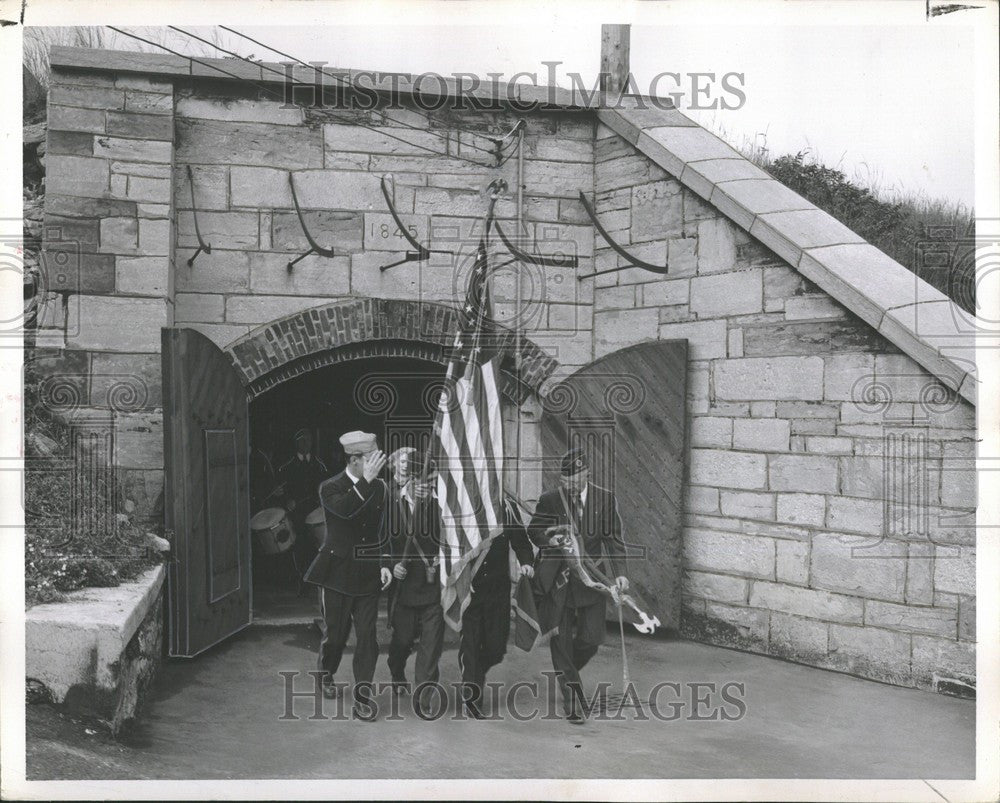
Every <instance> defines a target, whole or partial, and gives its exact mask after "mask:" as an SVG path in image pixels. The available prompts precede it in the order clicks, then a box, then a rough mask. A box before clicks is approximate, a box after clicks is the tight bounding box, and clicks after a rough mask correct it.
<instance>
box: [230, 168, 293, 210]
mask: <svg viewBox="0 0 1000 803" xmlns="http://www.w3.org/2000/svg"><path fill="white" fill-rule="evenodd" d="M229 191H230V196H231V198H232V205H233V206H234V207H236V206H252V207H255V208H256V207H268V208H270V207H280V208H285V209H288V208H291V207H292V191H291V189H290V188H289V186H288V171H287V170H276V169H274V168H271V167H245V166H242V165H233V166H232V167H231V168H229ZM296 191H298V187H297V186H296ZM300 203H301V202H300Z"/></svg>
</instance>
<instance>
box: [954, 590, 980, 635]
mask: <svg viewBox="0 0 1000 803" xmlns="http://www.w3.org/2000/svg"><path fill="white" fill-rule="evenodd" d="M958 637H959V639H961V640H962V641H975V640H976V598H975V597H971V596H965V595H962V596H961V597H959V601H958Z"/></svg>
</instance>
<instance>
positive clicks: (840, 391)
mask: <svg viewBox="0 0 1000 803" xmlns="http://www.w3.org/2000/svg"><path fill="white" fill-rule="evenodd" d="M824 363H825V366H826V367H825V372H824V375H823V397H824V398H826V399H834V400H843V401H850V400H851V399H862V398H864V395H863V394H864V388H865V386H866V385H868V384H869V383H870V382H872V381H873V380H874V378H875V355H874V354H832V355H830V356H828V357H825V358H824Z"/></svg>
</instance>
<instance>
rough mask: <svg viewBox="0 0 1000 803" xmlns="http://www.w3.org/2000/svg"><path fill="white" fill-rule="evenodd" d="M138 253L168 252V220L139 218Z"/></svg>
mask: <svg viewBox="0 0 1000 803" xmlns="http://www.w3.org/2000/svg"><path fill="white" fill-rule="evenodd" d="M139 253H140V254H147V255H156V256H166V255H168V254H169V253H170V221H169V220H149V219H146V218H140V219H139Z"/></svg>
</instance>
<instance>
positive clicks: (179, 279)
mask: <svg viewBox="0 0 1000 803" xmlns="http://www.w3.org/2000/svg"><path fill="white" fill-rule="evenodd" d="M192 254H194V249H193V248H192V249H178V251H177V255H176V257H175V258H174V289H175V290H176V291H177V292H178V293H247V292H249V291H250V254H249V252H247V251H223V250H221V249H219V248H213V249H212V254H211V257H210V259H211V265H212V267H211V270H206V268H205V266H206V265H207V264H208V259H205V260H202V258H201V257H202V256H205V255H204V254H201V255H199V257H198V259H197V260H196V261H195V263H194V265H191V266H190V267H189V266H188V264H187V261H188V259H189V258H190V257H191V255H192Z"/></svg>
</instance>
